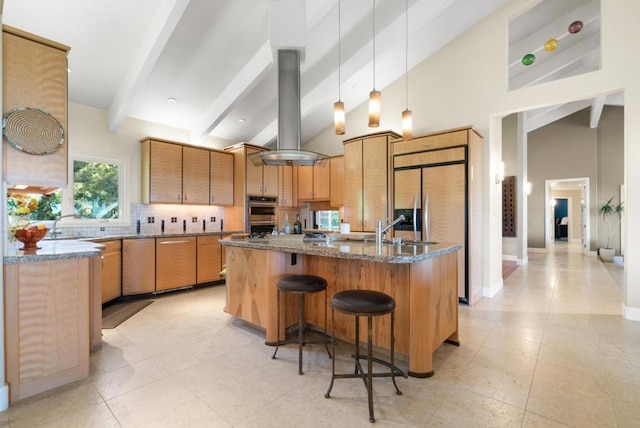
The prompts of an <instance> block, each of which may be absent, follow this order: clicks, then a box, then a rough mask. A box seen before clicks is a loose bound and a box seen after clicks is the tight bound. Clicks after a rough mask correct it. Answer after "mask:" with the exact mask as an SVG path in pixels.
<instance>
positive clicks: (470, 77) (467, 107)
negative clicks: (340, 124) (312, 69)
mask: <svg viewBox="0 0 640 428" xmlns="http://www.w3.org/2000/svg"><path fill="white" fill-rule="evenodd" d="M538 3H539V0H512V1H510V2H509V3H507V4H506V5H505V6H504V7H502V8H501V9H500V10H498V11H497V12H496V13H494V14H493V15H491V16H490V17H488V18H486V19H485V20H483V21H481V22H480V23H478V24H477V25H476V26H474V27H473V28H471V29H470V30H469V31H467V32H466V33H464V34H463V35H462V36H460V37H459V38H457V39H456V40H454V41H452V42H451V43H450V44H449V45H447V46H446V47H444V48H443V49H442V50H441V51H439V52H438V53H436V54H435V55H433V56H432V57H431V58H429V59H427V60H425V61H424V62H422V63H421V64H419V65H418V66H416V67H415V68H414V69H412V70H411V71H410V75H409V82H410V83H409V84H410V88H409V90H410V91H411V93H412V94H413V95H412V97H410V99H411V100H413V101H412V102H411V103H410V105H409V108H410V109H412V110H413V118H414V135H421V134H424V133H428V132H433V131H437V130H442V129H448V128H454V127H459V126H462V125H468V124H472V125H474V126H475V127H476V128H477V129H478V130H479V131H480V133H481V134H483V135H484V137H485V164H486V166H487V167H486V168H485V169H484V174H485V182H486V183H489V185H488V186H487V188H486V189H485V202H486V204H485V207H486V208H485V213H484V214H485V216H484V217H485V218H484V224H485V227H484V236H483V242H484V246H485V248H484V250H485V251H484V253H485V254H487V255H488V257H486V258H485V260H483V268H484V275H483V277H484V284H483V287H484V288H487V287H490V288H495V287H499V284H500V283H501V255H502V242H501V240H502V237H501V225H500V223H501V199H500V187H499V186H498V185H494V184H492V183H494V180H491V179H490V177H493V176H495V172H496V169H495V167H496V163H497V161H498V160H500V158H501V143H502V141H501V140H502V135H501V134H502V130H501V128H502V124H501V117H502V116H504V115H507V114H510V113H513V112H517V111H522V110H526V109H530V108H534V107H542V106H546V105H555V104H560V103H564V102H566V101H570V100H576V99H581V98H587V97H591V96H593V95H598V94H607V93H616V92H620V91H624V93H625V121H624V124H625V125H624V126H625V183H626V186H625V188H626V195H625V206H626V209H625V214H626V218H627V221H626V222H625V230H624V234H625V240H624V241H625V245H626V248H625V258H626V260H625V278H626V284H627V287H626V296H625V302H624V305H625V308H624V309H625V316H627V317H629V318H634V319H638V320H640V221H638V220H640V191H638V184H637V183H640V168H637V167H636V168H635V169H634V168H633V167H632V166H633V165H640V144H638V142H639V141H640V121H638V120H635V118H637V117H640V73H638V69H639V68H640V57H638V56H637V55H634V54H633V53H634V52H636V51H637V44H638V40H640V26H638V25H637V22H638V20H639V19H640V2H638V1H637V0H602V33H601V34H602V44H601V52H602V69H601V70H599V71H596V72H592V73H588V74H583V75H579V76H576V77H572V78H567V79H562V80H558V81H555V82H549V83H545V84H542V85H537V86H535V87H531V88H524V89H519V90H515V91H511V92H509V91H507V82H508V76H507V49H506V48H507V46H508V22H509V18H510V17H513V16H514V15H516V14H519V13H522V12H523V11H525V10H527V9H529V8H530V7H533V6H534V5H536V4H538ZM403 90H404V80H403V79H399V80H398V81H396V82H394V83H393V84H391V85H390V86H388V87H386V88H383V89H382V103H383V106H382V118H381V126H380V128H378V129H381V130H383V129H393V130H396V131H398V130H399V129H400V114H401V111H402V110H403V109H404V103H403V100H404V98H403V96H402V94H403ZM366 124H367V119H366V106H365V105H361V106H359V107H357V108H356V109H355V110H353V111H352V112H350V113H349V114H348V115H347V120H346V128H347V134H346V135H344V136H342V137H344V138H341V137H338V136H336V135H334V134H333V130H332V128H327V129H326V130H325V131H324V132H322V133H321V134H320V135H318V136H317V137H316V138H314V139H313V140H312V141H311V142H310V143H309V144H308V145H306V146H305V148H308V149H310V150H317V151H320V152H324V153H341V141H342V140H344V139H347V138H352V137H354V136H358V135H363V134H367V133H370V132H372V130H371V129H370V128H367V126H366Z"/></svg>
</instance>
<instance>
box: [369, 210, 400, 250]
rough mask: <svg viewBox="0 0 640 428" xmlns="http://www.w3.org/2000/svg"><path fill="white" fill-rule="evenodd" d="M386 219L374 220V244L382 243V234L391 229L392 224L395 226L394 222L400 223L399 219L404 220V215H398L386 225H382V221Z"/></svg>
mask: <svg viewBox="0 0 640 428" xmlns="http://www.w3.org/2000/svg"><path fill="white" fill-rule="evenodd" d="M387 220H388V219H384V220H378V221H377V222H376V244H378V245H380V244H382V240H383V239H384V234H385V233H386V232H387V230H389V229H391V228H392V227H393V226H395V225H396V224H398V223H400V222H401V221H405V220H406V218H405V216H404V215H400V217H398V218H397V219H395V220H393V221H392V222H391V223H389V224H388V225H387V226H385V227H382V222H383V221H387Z"/></svg>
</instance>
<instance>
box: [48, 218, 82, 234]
mask: <svg viewBox="0 0 640 428" xmlns="http://www.w3.org/2000/svg"><path fill="white" fill-rule="evenodd" d="M65 217H73V218H82V217H80V214H77V213H73V214H65V215H61V216H59V217H58V218H56V219H55V220H54V221H53V227H52V228H51V236H53V239H58V232H57V230H56V227H57V226H58V221H60V220H61V219H63V218H65Z"/></svg>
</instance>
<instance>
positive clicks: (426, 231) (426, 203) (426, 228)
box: [422, 193, 431, 242]
mask: <svg viewBox="0 0 640 428" xmlns="http://www.w3.org/2000/svg"><path fill="white" fill-rule="evenodd" d="M422 223H423V226H422V227H423V228H424V240H425V241H427V242H429V241H430V240H431V237H430V236H429V235H430V233H429V226H430V224H429V194H428V193H427V194H426V195H425V196H424V219H423V222H422Z"/></svg>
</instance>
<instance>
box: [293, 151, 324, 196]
mask: <svg viewBox="0 0 640 428" xmlns="http://www.w3.org/2000/svg"><path fill="white" fill-rule="evenodd" d="M330 172H331V167H330V166H329V161H327V162H326V163H325V164H324V165H314V166H300V167H298V200H300V201H328V200H329V199H330V197H331V195H330V190H331V186H330V182H331V180H330Z"/></svg>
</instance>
